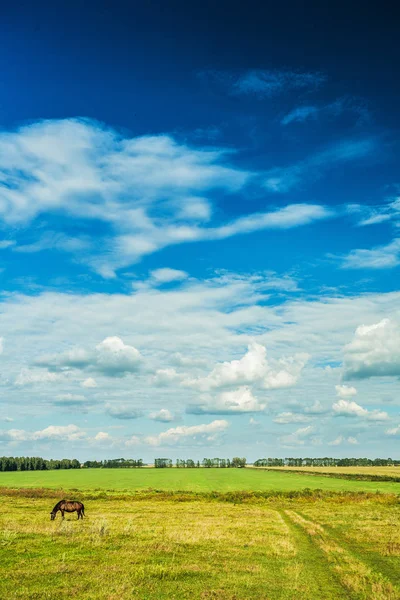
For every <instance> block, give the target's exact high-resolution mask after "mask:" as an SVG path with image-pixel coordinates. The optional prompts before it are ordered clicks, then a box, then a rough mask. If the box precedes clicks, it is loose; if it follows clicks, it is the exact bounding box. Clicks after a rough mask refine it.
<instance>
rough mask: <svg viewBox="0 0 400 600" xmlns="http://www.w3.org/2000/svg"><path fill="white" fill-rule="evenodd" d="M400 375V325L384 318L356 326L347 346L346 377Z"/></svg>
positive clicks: (345, 358) (345, 357)
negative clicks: (370, 323)
mask: <svg viewBox="0 0 400 600" xmlns="http://www.w3.org/2000/svg"><path fill="white" fill-rule="evenodd" d="M370 377H400V325H399V323H398V322H397V321H394V320H390V319H382V320H381V321H379V322H378V323H374V324H372V325H361V326H360V327H357V329H356V332H355V334H354V337H353V340H352V341H351V342H350V344H347V346H345V348H344V378H345V379H367V378H370Z"/></svg>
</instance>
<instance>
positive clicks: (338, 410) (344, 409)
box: [332, 399, 389, 421]
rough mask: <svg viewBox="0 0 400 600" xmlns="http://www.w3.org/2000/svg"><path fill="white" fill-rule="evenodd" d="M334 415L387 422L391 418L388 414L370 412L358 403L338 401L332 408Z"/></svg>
mask: <svg viewBox="0 0 400 600" xmlns="http://www.w3.org/2000/svg"><path fill="white" fill-rule="evenodd" d="M332 408H333V411H334V414H335V415H337V416H341V417H362V418H366V419H368V420H369V421H386V420H387V419H388V418H389V417H388V414H387V413H386V412H383V411H379V410H372V411H369V410H367V409H366V408H363V407H362V406H360V405H359V404H357V402H354V401H350V400H343V399H341V400H338V401H337V402H335V404H333V406H332Z"/></svg>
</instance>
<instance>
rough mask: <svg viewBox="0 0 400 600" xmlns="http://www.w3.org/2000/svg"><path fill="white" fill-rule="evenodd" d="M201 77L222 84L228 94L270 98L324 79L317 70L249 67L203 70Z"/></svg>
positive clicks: (311, 86) (322, 81)
mask: <svg viewBox="0 0 400 600" xmlns="http://www.w3.org/2000/svg"><path fill="white" fill-rule="evenodd" d="M200 76H201V77H202V78H206V79H209V80H212V81H215V82H216V83H219V84H222V85H223V86H224V87H225V88H226V89H227V91H228V92H229V93H230V94H233V95H236V96H239V95H251V96H256V97H259V98H270V97H273V96H276V95H279V94H282V93H284V92H287V91H290V90H301V89H310V88H311V89H314V88H317V87H319V86H320V85H321V84H323V83H324V82H325V81H326V76H325V75H324V74H323V73H320V72H318V71H314V72H311V71H310V72H307V71H303V72H301V71H290V70H277V69H275V70H271V69H270V70H268V69H250V70H246V71H239V72H233V71H216V70H210V71H203V72H201V73H200Z"/></svg>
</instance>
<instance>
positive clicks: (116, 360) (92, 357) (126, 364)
mask: <svg viewBox="0 0 400 600" xmlns="http://www.w3.org/2000/svg"><path fill="white" fill-rule="evenodd" d="M141 363H142V356H141V354H140V352H139V350H137V349H136V348H135V347H134V346H129V345H127V344H125V343H124V342H123V341H122V340H121V338H119V337H117V336H113V337H108V338H106V339H104V340H103V341H102V342H101V343H100V344H97V346H96V347H95V348H94V349H93V350H86V349H84V348H73V349H72V350H68V351H67V352H64V353H62V354H56V355H53V356H43V357H42V358H40V359H38V360H37V361H36V364H39V365H41V366H46V367H48V368H49V369H53V370H60V369H82V370H85V369H88V370H92V371H96V372H98V373H101V374H102V375H105V376H108V377H123V376H124V375H126V374H128V373H136V372H137V371H138V370H139V369H140V366H141ZM53 375H54V374H53ZM93 381H94V380H93V379H91V378H89V379H86V383H85V382H83V384H82V385H83V386H84V387H94V386H93Z"/></svg>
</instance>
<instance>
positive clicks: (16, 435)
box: [2, 425, 86, 442]
mask: <svg viewBox="0 0 400 600" xmlns="http://www.w3.org/2000/svg"><path fill="white" fill-rule="evenodd" d="M85 436H86V433H85V432H84V431H83V430H82V429H80V428H79V427H78V426H77V425H49V426H48V427H46V428H45V429H42V430H39V431H34V432H30V431H25V430H24V429H9V430H8V431H3V432H2V439H3V440H8V441H11V442H27V441H38V440H41V441H46V440H49V441H51V440H58V441H72V442H73V441H77V440H82V439H83V438H85Z"/></svg>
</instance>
